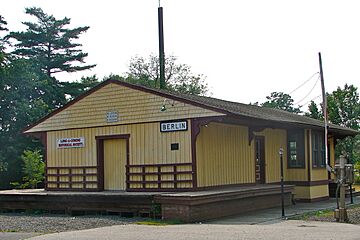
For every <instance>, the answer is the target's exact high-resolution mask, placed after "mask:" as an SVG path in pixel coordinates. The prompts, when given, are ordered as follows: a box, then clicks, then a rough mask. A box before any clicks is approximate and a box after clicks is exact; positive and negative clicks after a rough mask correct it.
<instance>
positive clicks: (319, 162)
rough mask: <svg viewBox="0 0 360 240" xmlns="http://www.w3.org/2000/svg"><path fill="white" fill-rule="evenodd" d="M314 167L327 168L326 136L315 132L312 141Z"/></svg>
mask: <svg viewBox="0 0 360 240" xmlns="http://www.w3.org/2000/svg"><path fill="white" fill-rule="evenodd" d="M311 145H312V162H313V167H325V145H324V135H323V134H322V133H321V132H314V133H313V134H312V139H311Z"/></svg>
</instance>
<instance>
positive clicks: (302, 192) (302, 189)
mask: <svg viewBox="0 0 360 240" xmlns="http://www.w3.org/2000/svg"><path fill="white" fill-rule="evenodd" d="M294 194H295V199H311V195H310V187H308V186H295V192H294Z"/></svg>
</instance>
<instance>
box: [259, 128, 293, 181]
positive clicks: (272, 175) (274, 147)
mask: <svg viewBox="0 0 360 240" xmlns="http://www.w3.org/2000/svg"><path fill="white" fill-rule="evenodd" d="M255 135H257V136H264V137H265V166H266V171H265V176H266V183H272V182H279V181H280V155H279V150H280V148H281V147H282V148H283V149H284V155H283V156H284V158H283V161H284V175H285V174H286V170H287V169H286V167H287V142H286V130H283V129H270V128H266V129H264V130H263V131H261V132H258V133H255ZM285 180H287V179H286V175H285Z"/></svg>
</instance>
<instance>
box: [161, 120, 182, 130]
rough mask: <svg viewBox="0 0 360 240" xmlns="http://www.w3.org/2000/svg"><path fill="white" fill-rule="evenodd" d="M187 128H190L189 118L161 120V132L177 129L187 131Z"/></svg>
mask: <svg viewBox="0 0 360 240" xmlns="http://www.w3.org/2000/svg"><path fill="white" fill-rule="evenodd" d="M187 130H188V122H187V120H176V121H164V122H160V132H176V131H187Z"/></svg>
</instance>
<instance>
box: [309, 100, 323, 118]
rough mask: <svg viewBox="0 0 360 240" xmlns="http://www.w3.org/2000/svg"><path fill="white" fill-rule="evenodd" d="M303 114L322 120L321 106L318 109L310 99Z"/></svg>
mask: <svg viewBox="0 0 360 240" xmlns="http://www.w3.org/2000/svg"><path fill="white" fill-rule="evenodd" d="M305 116H307V117H311V118H314V119H317V120H324V118H323V113H322V111H321V108H320V110H319V108H318V106H317V105H316V103H315V102H314V101H311V102H310V104H309V106H308V112H306V113H305Z"/></svg>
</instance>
